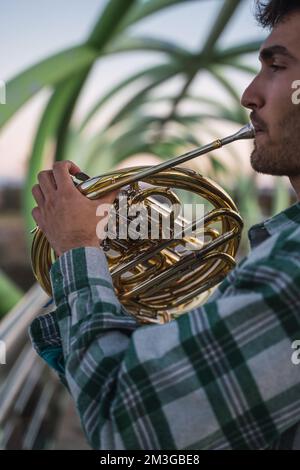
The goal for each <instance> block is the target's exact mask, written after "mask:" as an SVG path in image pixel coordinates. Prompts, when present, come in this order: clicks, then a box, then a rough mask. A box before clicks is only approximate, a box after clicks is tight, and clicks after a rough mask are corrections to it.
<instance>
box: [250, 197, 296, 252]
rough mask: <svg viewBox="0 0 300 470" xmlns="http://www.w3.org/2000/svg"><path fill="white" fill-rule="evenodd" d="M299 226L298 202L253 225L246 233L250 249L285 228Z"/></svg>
mask: <svg viewBox="0 0 300 470" xmlns="http://www.w3.org/2000/svg"><path fill="white" fill-rule="evenodd" d="M299 225H300V202H296V203H295V204H293V205H292V206H290V207H288V208H287V209H285V210H283V211H282V212H279V214H276V215H274V216H273V217H270V218H269V219H266V220H264V221H263V222H261V223H259V224H255V225H253V226H252V227H251V228H250V230H249V231H248V238H249V241H250V245H251V248H255V247H256V246H258V245H259V244H260V243H262V242H263V241H265V240H266V239H267V238H269V237H270V236H272V235H275V234H276V233H278V232H281V231H282V230H284V229H286V228H291V230H293V229H295V228H296V227H299Z"/></svg>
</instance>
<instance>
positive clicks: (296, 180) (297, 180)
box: [290, 175, 300, 201]
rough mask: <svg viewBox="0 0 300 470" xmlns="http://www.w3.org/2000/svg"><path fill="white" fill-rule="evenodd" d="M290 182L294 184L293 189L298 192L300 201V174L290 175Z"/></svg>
mask: <svg viewBox="0 0 300 470" xmlns="http://www.w3.org/2000/svg"><path fill="white" fill-rule="evenodd" d="M290 182H291V185H292V186H293V189H294V191H295V193H296V196H297V200H298V201H300V175H298V176H290Z"/></svg>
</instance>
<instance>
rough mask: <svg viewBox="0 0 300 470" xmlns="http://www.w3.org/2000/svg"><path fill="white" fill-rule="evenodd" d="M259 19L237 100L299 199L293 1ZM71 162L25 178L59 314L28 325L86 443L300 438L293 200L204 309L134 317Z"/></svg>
mask: <svg viewBox="0 0 300 470" xmlns="http://www.w3.org/2000/svg"><path fill="white" fill-rule="evenodd" d="M258 16H259V18H260V21H261V23H262V24H263V25H264V26H269V27H271V29H272V31H271V34H270V35H269V37H268V38H267V40H266V41H265V43H264V44H263V45H262V47H261V51H260V60H261V70H260V72H259V74H258V75H257V76H256V78H255V79H254V80H253V82H252V83H251V85H250V86H249V87H248V88H247V90H246V91H245V93H244V95H243V97H242V104H243V105H244V106H246V107H247V108H250V109H251V110H252V114H251V119H252V121H253V124H254V126H255V128H256V138H255V149H254V152H253V153H252V155H251V161H252V165H253V168H254V169H255V170H256V171H259V172H263V173H268V174H273V175H287V176H289V178H290V181H291V184H292V186H293V188H294V189H295V191H296V193H297V196H298V198H300V154H299V146H300V137H299V135H300V133H299V131H300V108H299V106H297V104H295V100H294V99H293V97H294V95H293V93H295V89H294V88H292V86H293V84H294V82H295V81H296V80H300V48H299V44H300V6H299V3H298V1H289V2H287V1H279V0H271V1H269V2H267V5H263V4H262V3H259V4H258ZM77 171H80V169H79V168H78V167H76V165H74V164H73V163H71V162H62V163H57V164H55V165H54V167H53V172H52V171H48V172H41V173H40V174H39V184H38V185H36V186H35V187H34V188H33V194H34V197H35V199H36V201H37V204H38V206H37V207H36V208H35V209H34V210H33V217H34V219H35V220H36V222H37V223H38V225H39V226H40V227H41V229H42V230H43V231H44V232H45V234H46V236H47V238H48V239H49V241H50V243H51V245H52V246H53V248H54V249H55V250H56V252H57V253H58V254H59V255H60V257H59V259H58V260H57V261H56V262H55V263H54V265H53V266H52V269H51V282H52V287H53V293H54V300H55V304H56V307H57V308H56V311H55V312H53V313H51V314H48V315H46V316H44V317H40V318H37V319H36V320H35V321H34V322H33V324H32V325H31V328H30V333H31V337H32V341H33V345H34V347H35V349H36V350H37V352H38V353H39V354H40V355H41V356H42V357H43V358H44V359H45V360H47V362H49V363H50V364H51V365H52V366H53V367H54V368H55V369H56V370H57V371H58V372H59V374H60V376H61V377H62V378H63V380H64V381H65V383H66V385H67V386H68V388H69V391H70V393H71V395H72V397H73V399H74V401H75V403H76V407H77V410H78V413H79V416H80V418H81V422H82V426H83V429H84V431H85V433H86V436H87V439H88V441H89V443H90V444H91V446H92V447H94V448H97V449H105V450H108V449H109V450H111V449H208V448H209V449H225V448H228V449H237V448H239V449H241V448H248V449H249V448H250V449H267V448H290V449H292V448H299V449H300V365H297V362H298V361H297V360H296V361H295V360H293V357H294V356H295V350H294V349H293V348H294V347H296V345H297V343H296V342H295V341H297V340H300V288H299V287H300V204H299V203H296V204H295V205H293V206H292V207H289V208H287V209H286V210H285V211H283V212H282V213H280V214H278V215H276V216H275V217H273V218H271V219H269V220H267V221H265V222H264V223H261V224H259V225H257V226H254V227H252V229H251V230H250V232H249V238H250V241H251V245H252V251H251V253H250V254H249V256H248V257H247V258H246V259H244V260H243V261H242V262H241V263H240V264H239V265H238V266H237V268H236V269H234V270H233V271H232V272H231V273H230V274H229V275H228V276H227V278H226V279H225V281H224V282H223V283H222V284H221V285H220V286H219V288H218V289H217V291H216V292H215V293H214V295H213V297H212V298H211V299H210V300H209V301H208V302H207V303H206V304H205V305H204V306H203V307H201V308H196V309H194V310H192V311H191V312H189V313H187V314H185V315H182V316H181V317H180V318H179V319H178V320H176V321H172V322H171V323H169V324H166V325H163V326H161V325H153V326H152V325H151V326H146V327H145V326H144V327H139V326H138V324H137V322H136V320H135V319H134V318H133V317H131V316H129V315H128V314H127V313H126V312H125V311H124V310H123V309H122V307H121V305H120V303H119V301H118V299H117V298H116V296H115V294H114V290H113V286H112V281H111V277H110V275H109V271H108V267H107V263H106V259H105V256H104V254H103V252H102V249H101V248H99V240H98V238H97V237H96V235H95V225H96V223H97V218H96V215H95V207H96V204H97V205H98V204H99V201H89V200H87V199H86V198H85V197H84V196H82V195H81V194H80V193H79V192H78V191H77V190H76V189H75V187H74V186H73V184H72V182H71V179H70V177H69V172H70V173H72V174H75V173H76V172H77ZM114 197H115V194H111V195H109V196H107V198H106V200H105V202H110V201H112V200H113V199H114ZM59 351H61V353H60V354H59Z"/></svg>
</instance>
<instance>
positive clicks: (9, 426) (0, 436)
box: [0, 284, 65, 449]
mask: <svg viewBox="0 0 300 470" xmlns="http://www.w3.org/2000/svg"><path fill="white" fill-rule="evenodd" d="M47 300H48V297H47V295H46V294H45V293H44V292H43V290H42V289H41V288H40V286H39V285H37V284H36V285H34V286H33V287H32V288H31V289H30V290H29V291H28V292H27V293H26V294H25V295H24V297H23V298H22V300H21V301H20V302H19V303H18V304H17V305H16V306H15V307H14V308H13V309H12V310H11V311H10V312H9V313H8V314H7V315H6V316H5V318H4V319H3V320H2V321H1V323H0V341H2V342H3V343H2V344H4V345H5V349H6V363H5V364H0V448H2V449H39V448H49V447H51V439H52V435H53V432H54V428H55V422H56V418H57V416H58V415H59V413H60V403H61V399H62V396H63V395H64V394H65V391H64V388H63V386H62V385H61V384H60V382H59V380H58V379H57V377H56V376H55V374H54V373H53V372H52V371H51V369H50V368H49V367H47V366H46V365H45V364H44V363H43V361H42V360H41V359H40V358H39V357H38V355H37V354H36V352H35V351H34V350H33V349H32V346H31V343H30V339H29V335H28V326H29V325H30V323H31V322H32V321H33V320H34V318H35V317H36V316H37V315H39V314H40V313H46V312H48V311H49V310H50V307H47V308H43V307H44V305H45V303H46V302H47Z"/></svg>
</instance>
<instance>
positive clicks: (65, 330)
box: [51, 241, 300, 450]
mask: <svg viewBox="0 0 300 470" xmlns="http://www.w3.org/2000/svg"><path fill="white" fill-rule="evenodd" d="M298 244H299V241H298ZM293 249H294V250H295V248H293ZM299 252H300V250H298V253H299ZM299 268H300V257H299V255H298V256H292V257H291V256H290V257H289V256H287V252H286V251H285V250H284V249H281V248H280V247H279V248H278V249H276V252H274V253H271V254H270V253H268V255H266V257H265V258H263V259H260V260H259V262H258V261H257V260H255V259H254V261H251V257H249V260H247V261H246V262H244V263H243V264H242V266H241V267H240V268H239V267H237V268H236V269H235V270H234V271H232V272H231V273H230V274H229V276H227V278H226V280H225V281H224V282H223V283H222V284H221V286H220V287H219V289H218V293H217V295H215V296H214V298H213V300H211V301H208V302H207V303H206V304H205V305H204V306H202V307H200V308H196V309H194V310H192V311H190V312H188V313H186V314H184V315H182V316H180V317H179V318H178V319H176V320H173V321H172V322H170V323H168V324H165V325H146V326H142V327H139V328H137V326H138V325H137V322H136V320H135V319H134V318H133V317H132V316H128V315H126V314H125V313H124V311H122V307H121V305H120V303H119V301H118V299H117V297H116V296H115V293H114V289H113V285H112V280H111V277H110V274H109V271H108V266H107V263H106V259H105V255H104V253H103V252H102V250H101V249H98V248H93V247H90V248H77V249H73V250H70V251H68V252H66V253H64V254H63V255H62V256H61V257H60V258H59V259H58V260H57V261H56V262H55V263H54V264H53V266H52V269H51V282H52V287H53V292H54V298H55V303H56V306H57V321H58V325H59V330H60V336H61V339H62V347H63V353H64V363H65V377H66V381H67V382H68V386H69V390H70V392H71V394H72V396H73V399H74V401H75V403H76V407H77V410H78V413H79V416H80V419H81V423H82V426H83V429H84V431H85V433H86V436H87V439H88V441H89V443H90V444H91V446H92V447H93V448H96V449H105V450H108V449H144V450H145V449H147V450H150V449H170V450H171V449H255V448H257V449H264V448H269V447H270V446H271V444H272V442H274V441H275V440H276V439H277V438H278V436H279V435H281V434H282V433H283V432H284V431H285V430H287V429H289V428H290V427H292V426H293V425H295V424H296V423H297V422H299V420H300V400H299V396H300V366H298V367H297V366H296V365H294V364H293V363H292V361H291V356H292V353H293V350H292V349H291V344H292V341H293V340H295V339H297V338H300V326H299V323H300V320H299V312H300V291H299V285H300V269H299Z"/></svg>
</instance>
